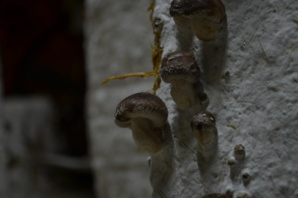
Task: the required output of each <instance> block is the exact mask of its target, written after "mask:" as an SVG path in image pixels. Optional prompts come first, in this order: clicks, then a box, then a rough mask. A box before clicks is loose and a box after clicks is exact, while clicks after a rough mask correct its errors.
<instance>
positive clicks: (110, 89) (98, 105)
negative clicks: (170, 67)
mask: <svg viewBox="0 0 298 198" xmlns="http://www.w3.org/2000/svg"><path fill="white" fill-rule="evenodd" d="M85 5H86V19H85V27H86V28H85V35H86V58H87V68H88V70H87V74H88V84H89V85H88V95H87V106H88V109H87V116H88V120H87V121H88V127H89V132H90V143H91V149H90V151H91V154H92V160H93V162H92V164H93V168H94V173H95V176H96V184H95V185H96V186H95V187H96V191H97V194H98V197H102V198H112V197H122V198H125V197H127V198H132V197H144V198H146V197H150V194H151V187H150V184H149V179H148V178H149V169H148V165H147V157H148V155H146V154H143V153H139V152H137V151H136V149H135V145H134V143H133V140H132V138H131V132H130V131H129V130H127V129H119V128H118V127H117V126H116V125H115V123H114V111H115V108H116V106H117V104H118V102H120V100H122V99H123V98H124V97H126V96H127V95H130V94H132V93H135V92H139V91H148V90H150V89H151V88H152V83H153V79H151V78H145V79H140V78H129V79H126V80H114V81H111V82H109V83H107V84H105V85H101V82H102V81H103V80H105V79H106V78H108V77H110V76H115V75H121V74H126V73H132V72H143V71H150V70H151V69H152V63H151V44H152V43H153V34H152V29H151V23H150V20H149V12H148V11H147V8H148V6H149V1H138V0H133V1H116V0H109V1H99V0H94V1H91V0H88V1H86V3H85Z"/></svg>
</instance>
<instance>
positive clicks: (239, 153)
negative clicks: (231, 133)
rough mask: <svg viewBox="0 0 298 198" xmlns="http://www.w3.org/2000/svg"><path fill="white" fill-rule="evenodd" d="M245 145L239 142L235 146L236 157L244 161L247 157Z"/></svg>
mask: <svg viewBox="0 0 298 198" xmlns="http://www.w3.org/2000/svg"><path fill="white" fill-rule="evenodd" d="M245 156H246V154H245V147H244V146H243V145H242V144H238V145H236V146H235V147H234V157H235V159H236V160H238V161H243V160H244V159H245Z"/></svg>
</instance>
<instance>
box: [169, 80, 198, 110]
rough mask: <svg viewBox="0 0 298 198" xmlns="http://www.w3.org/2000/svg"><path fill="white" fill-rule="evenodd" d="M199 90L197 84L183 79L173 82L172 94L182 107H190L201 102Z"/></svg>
mask: <svg viewBox="0 0 298 198" xmlns="http://www.w3.org/2000/svg"><path fill="white" fill-rule="evenodd" d="M199 93H200V92H199V91H198V90H197V89H196V87H195V85H193V84H189V83H188V82H185V81H183V80H181V81H178V82H175V83H172V88H171V95H172V98H173V100H174V101H175V103H176V104H177V105H178V107H179V108H181V109H188V108H189V107H192V106H194V105H195V104H198V103H199Z"/></svg>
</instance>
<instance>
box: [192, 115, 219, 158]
mask: <svg viewBox="0 0 298 198" xmlns="http://www.w3.org/2000/svg"><path fill="white" fill-rule="evenodd" d="M191 128H192V131H193V133H194V136H195V137H196V139H197V141H198V162H199V163H200V162H206V161H210V160H211V159H212V158H213V157H214V156H215V154H216V153H217V145H218V134H217V129H216V125H215V119H214V117H213V115H212V114H211V113H209V112H201V113H199V114H198V115H196V116H194V117H193V119H192V122H191Z"/></svg>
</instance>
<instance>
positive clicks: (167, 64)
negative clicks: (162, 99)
mask: <svg viewBox="0 0 298 198" xmlns="http://www.w3.org/2000/svg"><path fill="white" fill-rule="evenodd" d="M160 75H161V78H162V79H163V81H165V82H167V83H172V82H175V81H177V80H185V81H187V82H190V83H195V82H197V81H198V80H199V77H200V68H199V66H198V64H197V62H196V59H195V58H194V56H193V55H192V54H191V53H187V52H173V53H170V54H168V55H167V56H166V57H164V59H163V60H162V64H161V68H160Z"/></svg>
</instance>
